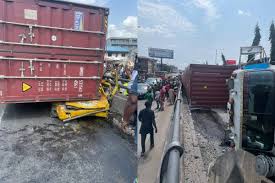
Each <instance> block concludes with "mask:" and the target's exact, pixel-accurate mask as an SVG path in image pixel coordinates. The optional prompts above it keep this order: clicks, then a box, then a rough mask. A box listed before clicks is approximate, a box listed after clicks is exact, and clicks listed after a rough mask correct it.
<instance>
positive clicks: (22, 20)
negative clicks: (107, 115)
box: [0, 0, 109, 103]
mask: <svg viewBox="0 0 275 183" xmlns="http://www.w3.org/2000/svg"><path fill="white" fill-rule="evenodd" d="M108 14H109V10H108V9H107V8H101V7H95V6H89V5H83V4H77V3H71V2H65V1H58V0H0V102H1V103H11V102H13V103H19V102H41V101H45V102H46V101H47V102H51V101H68V100H89V99H97V98H98V97H99V93H98V87H99V84H100V79H101V77H102V74H103V59H104V52H105V44H106V32H107V23H108Z"/></svg>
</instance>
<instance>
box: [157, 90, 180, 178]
mask: <svg viewBox="0 0 275 183" xmlns="http://www.w3.org/2000/svg"><path fill="white" fill-rule="evenodd" d="M181 87H182V86H181V85H180V87H179V88H178V93H177V98H176V101H175V104H174V112H173V117H172V118H171V125H170V132H169V137H168V140H167V142H168V143H167V145H166V147H165V153H164V156H163V158H162V162H161V169H160V175H159V178H160V179H159V180H160V183H179V182H180V161H181V156H182V154H183V147H182V146H181V143H180V120H181V106H182V90H181Z"/></svg>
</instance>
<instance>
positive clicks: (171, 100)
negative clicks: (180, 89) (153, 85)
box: [168, 88, 175, 105]
mask: <svg viewBox="0 0 275 183" xmlns="http://www.w3.org/2000/svg"><path fill="white" fill-rule="evenodd" d="M168 95H169V103H170V105H173V104H174V101H175V91H174V89H173V88H170V89H169V91H168Z"/></svg>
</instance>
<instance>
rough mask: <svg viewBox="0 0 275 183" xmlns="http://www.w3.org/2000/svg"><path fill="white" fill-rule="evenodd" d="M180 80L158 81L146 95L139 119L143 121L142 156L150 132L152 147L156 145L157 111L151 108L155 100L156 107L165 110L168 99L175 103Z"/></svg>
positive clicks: (141, 131) (171, 103)
mask: <svg viewBox="0 0 275 183" xmlns="http://www.w3.org/2000/svg"><path fill="white" fill-rule="evenodd" d="M178 84H179V83H178V80H177V79H175V78H173V79H167V80H163V81H162V82H159V83H156V84H154V85H153V86H152V88H150V89H149V90H148V92H147V94H146V95H145V99H146V102H145V109H143V110H141V111H140V113H139V115H138V119H139V121H140V122H141V127H140V131H139V133H140V135H141V148H142V151H141V157H143V156H144V153H145V142H146V136H147V134H150V148H153V147H154V133H157V131H158V130H157V125H156V121H155V111H154V110H152V109H151V107H152V104H153V102H154V101H155V102H156V105H157V107H156V109H155V110H158V111H164V103H165V101H166V100H167V101H168V104H169V105H173V104H174V102H175V99H176V94H177V90H178Z"/></svg>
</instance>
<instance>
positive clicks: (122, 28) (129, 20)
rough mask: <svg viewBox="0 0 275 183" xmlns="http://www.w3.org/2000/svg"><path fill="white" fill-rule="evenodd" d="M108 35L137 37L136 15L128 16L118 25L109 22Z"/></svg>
mask: <svg viewBox="0 0 275 183" xmlns="http://www.w3.org/2000/svg"><path fill="white" fill-rule="evenodd" d="M108 37H137V17H135V16H128V17H126V18H125V19H124V20H123V21H122V23H121V24H120V25H115V24H110V25H109V28H108Z"/></svg>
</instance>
